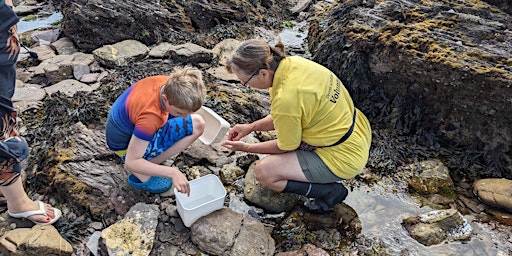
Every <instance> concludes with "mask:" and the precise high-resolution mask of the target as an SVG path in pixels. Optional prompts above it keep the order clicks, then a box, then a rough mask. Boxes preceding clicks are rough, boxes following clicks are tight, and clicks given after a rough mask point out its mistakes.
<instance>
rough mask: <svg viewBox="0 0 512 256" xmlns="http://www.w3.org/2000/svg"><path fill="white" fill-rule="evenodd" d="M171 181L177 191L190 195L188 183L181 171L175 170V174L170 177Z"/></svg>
mask: <svg viewBox="0 0 512 256" xmlns="http://www.w3.org/2000/svg"><path fill="white" fill-rule="evenodd" d="M172 183H173V184H174V187H176V190H178V192H180V193H183V194H187V196H190V183H189V182H188V180H187V178H186V177H185V175H183V173H181V172H180V171H179V170H177V172H176V175H175V176H174V177H173V178H172Z"/></svg>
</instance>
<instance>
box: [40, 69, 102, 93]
mask: <svg viewBox="0 0 512 256" xmlns="http://www.w3.org/2000/svg"><path fill="white" fill-rule="evenodd" d="M71 72H72V71H71ZM93 89H94V88H93V87H91V86H89V85H87V84H84V83H82V82H79V81H77V80H74V79H65V80H62V81H60V82H58V83H56V84H54V85H52V86H48V87H46V88H44V90H45V91H46V93H47V94H48V95H51V94H53V93H56V92H61V93H63V94H66V95H68V96H69V97H73V95H75V93H76V92H79V91H84V92H90V91H92V90H93Z"/></svg>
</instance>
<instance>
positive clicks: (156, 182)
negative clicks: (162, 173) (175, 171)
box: [128, 174, 172, 194]
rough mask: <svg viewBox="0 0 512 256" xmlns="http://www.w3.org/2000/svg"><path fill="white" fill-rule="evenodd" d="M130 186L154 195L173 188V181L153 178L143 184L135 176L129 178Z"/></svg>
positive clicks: (131, 175)
mask: <svg viewBox="0 0 512 256" xmlns="http://www.w3.org/2000/svg"><path fill="white" fill-rule="evenodd" d="M128 184H130V186H132V187H133V188H136V189H139V190H145V191H148V192H150V193H153V194H159V193H163V192H165V191H167V190H169V189H171V187H172V181H171V179H169V178H163V177H156V176H153V177H151V178H150V179H149V180H148V181H146V182H141V181H140V180H139V179H138V178H137V177H135V175H133V174H130V176H128Z"/></svg>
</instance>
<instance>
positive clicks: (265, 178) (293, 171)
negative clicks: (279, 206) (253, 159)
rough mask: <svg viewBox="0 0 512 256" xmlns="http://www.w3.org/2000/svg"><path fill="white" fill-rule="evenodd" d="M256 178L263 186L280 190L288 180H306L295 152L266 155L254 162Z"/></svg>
mask: <svg viewBox="0 0 512 256" xmlns="http://www.w3.org/2000/svg"><path fill="white" fill-rule="evenodd" d="M255 176H256V179H257V180H258V181H259V182H260V183H261V184H262V185H264V186H265V187H268V188H270V189H272V190H274V191H277V192H281V191H283V189H284V188H285V187H286V183H287V182H288V180H295V181H303V182H308V179H307V178H306V176H305V175H304V172H303V171H302V168H301V167H300V164H299V159H298V158H297V154H296V153H295V152H287V153H283V154H275V155H270V156H267V157H265V158H263V159H261V160H259V161H258V162H257V163H256V166H255Z"/></svg>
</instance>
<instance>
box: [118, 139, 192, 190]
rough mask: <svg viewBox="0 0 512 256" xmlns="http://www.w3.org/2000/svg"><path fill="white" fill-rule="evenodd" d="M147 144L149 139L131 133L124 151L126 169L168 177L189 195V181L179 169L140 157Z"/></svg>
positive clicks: (148, 174)
mask: <svg viewBox="0 0 512 256" xmlns="http://www.w3.org/2000/svg"><path fill="white" fill-rule="evenodd" d="M148 144H149V141H145V140H142V139H139V138H137V137H136V136H134V135H132V138H131V139H130V143H129V144H128V149H127V152H126V160H125V166H126V169H128V171H130V172H133V173H137V174H141V175H146V176H158V177H167V178H170V179H171V180H172V183H173V185H174V186H175V187H176V189H177V190H178V192H181V193H184V194H187V195H190V185H189V182H188V180H187V178H186V177H185V175H183V173H181V171H180V170H178V169H176V168H173V167H170V166H165V165H159V164H155V163H152V162H150V161H148V160H146V159H144V158H142V157H143V156H144V153H145V152H146V148H147V147H148Z"/></svg>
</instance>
